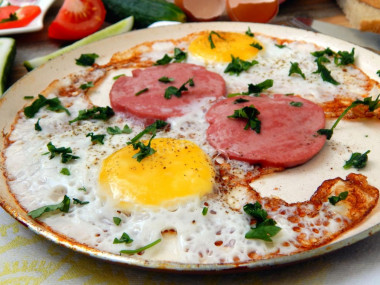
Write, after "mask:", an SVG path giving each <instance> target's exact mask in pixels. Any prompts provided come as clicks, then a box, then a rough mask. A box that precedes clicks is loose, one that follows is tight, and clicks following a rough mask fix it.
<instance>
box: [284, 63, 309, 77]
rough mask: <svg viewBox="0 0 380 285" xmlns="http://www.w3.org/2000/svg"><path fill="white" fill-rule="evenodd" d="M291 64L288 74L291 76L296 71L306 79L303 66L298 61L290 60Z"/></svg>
mask: <svg viewBox="0 0 380 285" xmlns="http://www.w3.org/2000/svg"><path fill="white" fill-rule="evenodd" d="M290 64H291V66H290V69H289V74H288V75H289V76H290V75H292V74H294V73H296V74H299V75H301V77H302V78H303V79H306V77H305V74H304V73H303V72H302V70H301V68H300V67H299V65H298V62H290Z"/></svg>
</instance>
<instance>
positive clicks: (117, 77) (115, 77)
mask: <svg viewBox="0 0 380 285" xmlns="http://www.w3.org/2000/svg"><path fill="white" fill-rule="evenodd" d="M123 76H125V74H124V73H123V74H119V75H116V76H114V77H113V78H112V79H113V80H116V79H119V78H120V77H123Z"/></svg>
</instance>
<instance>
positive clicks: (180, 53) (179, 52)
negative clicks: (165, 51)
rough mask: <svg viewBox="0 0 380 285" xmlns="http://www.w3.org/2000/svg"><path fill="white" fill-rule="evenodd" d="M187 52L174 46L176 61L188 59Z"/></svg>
mask: <svg viewBox="0 0 380 285" xmlns="http://www.w3.org/2000/svg"><path fill="white" fill-rule="evenodd" d="M186 58H187V53H186V52H184V51H183V50H181V49H180V48H177V47H175V48H174V62H182V61H184V60H186Z"/></svg>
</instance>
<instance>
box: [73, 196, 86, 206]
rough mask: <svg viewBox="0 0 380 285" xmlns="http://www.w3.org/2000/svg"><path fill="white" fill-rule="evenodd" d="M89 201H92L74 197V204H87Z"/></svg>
mask: <svg viewBox="0 0 380 285" xmlns="http://www.w3.org/2000/svg"><path fill="white" fill-rule="evenodd" d="M88 203H90V202H88V201H81V200H79V199H77V198H73V204H79V205H86V204H88Z"/></svg>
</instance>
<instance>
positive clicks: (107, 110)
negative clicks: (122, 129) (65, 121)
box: [69, 106, 115, 124]
mask: <svg viewBox="0 0 380 285" xmlns="http://www.w3.org/2000/svg"><path fill="white" fill-rule="evenodd" d="M113 115H115V112H114V111H113V110H112V108H111V107H109V106H107V107H93V108H92V109H88V110H80V111H79V114H78V117H76V118H75V119H73V120H71V121H69V124H72V123H74V122H77V121H82V120H103V121H106V120H108V119H109V118H111V117H112V116H113Z"/></svg>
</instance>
